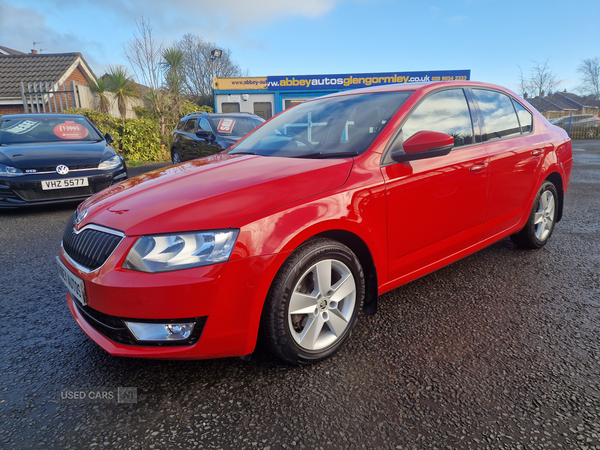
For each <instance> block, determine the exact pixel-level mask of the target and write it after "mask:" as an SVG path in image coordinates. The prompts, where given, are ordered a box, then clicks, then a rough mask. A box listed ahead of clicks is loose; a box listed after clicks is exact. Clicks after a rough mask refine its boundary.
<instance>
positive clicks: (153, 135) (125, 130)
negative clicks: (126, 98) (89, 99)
mask: <svg viewBox="0 0 600 450" xmlns="http://www.w3.org/2000/svg"><path fill="white" fill-rule="evenodd" d="M64 113H66V114H81V115H82V116H85V117H87V118H88V119H89V120H90V121H91V122H92V123H93V124H94V125H96V127H97V128H98V129H99V130H100V131H101V132H102V134H105V133H110V134H111V136H112V137H113V139H114V142H113V143H112V144H111V146H112V147H113V148H114V149H115V150H117V151H118V152H119V153H120V154H121V155H122V156H123V157H124V158H125V160H127V161H161V160H167V159H168V154H167V152H166V151H165V150H164V149H163V146H161V136H160V129H159V126H158V124H157V123H156V122H154V121H153V120H151V119H125V127H123V125H122V123H121V119H117V118H114V117H111V116H109V115H108V114H104V113H101V112H99V111H95V110H93V109H85V108H69V109H66V110H65V111H64Z"/></svg>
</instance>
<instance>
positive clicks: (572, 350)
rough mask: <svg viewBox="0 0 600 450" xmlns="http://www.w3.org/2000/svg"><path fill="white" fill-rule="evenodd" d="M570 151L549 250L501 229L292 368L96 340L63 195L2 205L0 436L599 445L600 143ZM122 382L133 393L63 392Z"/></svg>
mask: <svg viewBox="0 0 600 450" xmlns="http://www.w3.org/2000/svg"><path fill="white" fill-rule="evenodd" d="M573 148H574V155H575V167H574V171H573V178H572V185H571V188H570V191H569V193H568V194H567V198H566V206H565V212H564V218H563V220H562V221H561V222H560V223H559V224H558V226H557V228H556V229H555V232H554V235H553V237H552V239H551V240H550V242H549V243H548V245H546V247H544V248H543V249H541V250H538V251H522V250H517V249H516V248H515V247H514V246H513V244H512V243H511V242H510V240H504V241H501V242H499V243H497V244H495V245H493V246H491V247H489V248H487V249H485V250H483V251H481V252H479V253H477V254H475V255H473V256H471V257H468V258H466V259H464V260H462V261H460V262H457V263H455V264H452V265H451V266H448V267H446V268H444V269H442V270H440V271H438V272H436V273H434V274H431V275H429V276H426V277H424V278H421V279H419V280H417V281H415V282H412V283H410V284H408V285H406V286H404V287H402V288H400V289H397V290H395V291H393V292H391V293H388V294H386V295H384V296H383V297H382V298H381V299H380V307H379V312H378V313H377V314H376V315H375V316H363V317H361V320H360V322H359V324H358V326H357V328H356V330H355V333H354V335H353V337H352V339H351V340H350V342H349V343H348V345H346V346H345V347H344V348H343V349H342V350H341V351H340V352H339V353H338V354H337V355H336V356H335V357H333V358H332V359H330V360H328V361H325V362H323V363H320V364H317V365H314V366H310V367H302V368H293V367H289V366H286V365H285V364H283V363H280V362H279V361H278V360H276V359H274V358H272V357H271V356H269V355H268V354H265V353H263V352H261V351H260V350H259V351H258V352H257V353H255V354H254V356H253V357H252V359H251V361H249V362H244V361H242V360H240V359H234V358H231V359H221V360H210V361H181V362H169V361H152V360H141V359H125V358H118V357H113V356H110V355H108V354H106V353H105V352H104V351H103V350H101V349H100V348H99V347H98V346H96V345H95V344H94V343H93V342H92V341H91V340H89V339H88V338H87V337H86V336H85V334H84V333H83V332H82V331H81V330H80V329H79V328H78V327H77V325H76V324H75V322H74V320H73V318H72V317H71V315H70V313H69V310H68V308H67V305H66V302H65V298H64V297H65V288H64V286H63V285H62V283H61V281H60V280H59V279H58V276H57V274H56V268H55V262H54V258H55V255H56V254H57V251H58V247H59V245H60V240H61V235H62V232H63V229H64V226H65V224H66V222H67V220H68V218H69V216H70V214H71V213H72V210H73V208H74V206H73V205H70V206H60V207H45V208H39V209H36V210H25V211H15V212H2V213H0V230H1V233H0V267H1V268H2V269H1V271H0V289H1V290H0V293H1V294H0V317H1V318H2V321H1V325H2V332H1V333H0V347H1V348H2V357H1V359H0V370H1V372H0V373H2V383H1V384H0V448H2V449H28V448H32V449H50V448H56V449H79V448H85V449H98V448H110V449H167V448H182V449H187V448H189V449H193V448H205V449H212V448H214V449H244V448H246V449H270V450H275V449H282V448H285V449H301V448H310V449H329V448H331V449H362V448H377V449H379V448H384V449H388V448H389V449H430V448H431V449H538V448H539V449H542V448H550V449H553V448H563V449H600V398H599V397H600V309H599V307H600V225H599V224H600V220H598V219H599V218H600V196H599V195H598V192H599V190H600V142H598V141H595V142H592V141H576V142H574V143H573ZM147 169H148V167H142V168H135V170H132V171H131V172H132V173H137V172H140V171H143V170H147ZM119 387H122V388H123V387H125V388H126V387H132V388H136V393H137V401H136V402H135V403H117V402H116V401H115V400H113V401H112V402H108V403H103V402H100V401H92V402H90V401H88V402H86V401H82V400H77V399H74V400H65V399H63V398H62V397H63V396H64V395H65V393H66V392H69V391H70V392H78V391H82V390H87V391H86V392H88V394H86V395H88V396H89V392H90V390H91V392H99V391H101V390H102V389H103V390H104V391H106V392H112V393H114V391H115V390H116V389H117V388H119ZM111 395H112V394H111ZM114 398H116V397H114ZM109 400H110V399H109Z"/></svg>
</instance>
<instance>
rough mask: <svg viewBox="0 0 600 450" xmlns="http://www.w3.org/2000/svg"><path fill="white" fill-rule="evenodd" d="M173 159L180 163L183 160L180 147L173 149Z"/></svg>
mask: <svg viewBox="0 0 600 450" xmlns="http://www.w3.org/2000/svg"><path fill="white" fill-rule="evenodd" d="M171 161H173V164H179V163H180V162H181V154H180V153H179V149H177V148H172V149H171Z"/></svg>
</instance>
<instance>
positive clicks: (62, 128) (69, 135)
mask: <svg viewBox="0 0 600 450" xmlns="http://www.w3.org/2000/svg"><path fill="white" fill-rule="evenodd" d="M54 134H55V135H56V136H58V137H59V138H61V139H83V138H85V137H86V136H87V135H88V134H89V132H88V130H87V128H86V127H84V126H83V125H79V124H78V123H75V122H74V121H72V120H66V121H65V123H61V124H58V125H56V126H55V127H54Z"/></svg>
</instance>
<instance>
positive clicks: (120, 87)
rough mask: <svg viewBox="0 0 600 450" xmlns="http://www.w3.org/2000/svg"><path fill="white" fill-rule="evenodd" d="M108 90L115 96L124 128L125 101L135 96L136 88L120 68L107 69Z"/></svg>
mask: <svg viewBox="0 0 600 450" xmlns="http://www.w3.org/2000/svg"><path fill="white" fill-rule="evenodd" d="M107 78H108V90H109V91H110V92H112V93H113V94H115V97H116V99H117V105H118V107H119V113H121V120H122V122H123V126H125V114H126V113H127V100H128V99H129V98H131V97H136V96H137V86H136V84H135V81H133V79H132V78H130V76H129V73H128V72H127V69H125V68H124V67H122V66H117V67H109V73H108V77H107Z"/></svg>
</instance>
